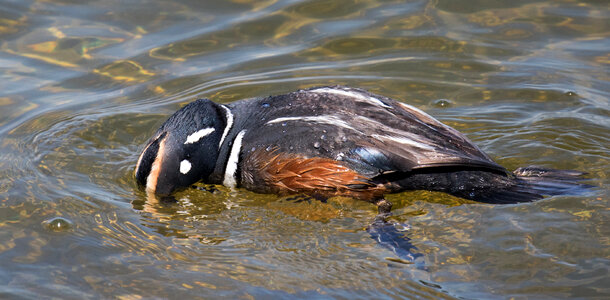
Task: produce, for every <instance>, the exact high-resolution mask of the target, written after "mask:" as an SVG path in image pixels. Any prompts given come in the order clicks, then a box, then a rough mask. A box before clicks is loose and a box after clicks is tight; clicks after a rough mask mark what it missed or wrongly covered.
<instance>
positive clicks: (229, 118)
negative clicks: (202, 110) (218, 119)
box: [218, 105, 233, 149]
mask: <svg viewBox="0 0 610 300" xmlns="http://www.w3.org/2000/svg"><path fill="white" fill-rule="evenodd" d="M220 106H221V107H222V108H224V109H225V111H226V112H227V115H226V117H227V124H226V125H225V131H224V132H223V133H222V137H221V138H220V143H219V144H218V148H219V149H220V147H222V142H224V140H225V138H226V137H227V134H229V130H231V127H232V126H233V114H232V113H231V110H230V109H229V108H228V107H226V106H224V105H220Z"/></svg>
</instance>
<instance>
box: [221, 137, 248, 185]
mask: <svg viewBox="0 0 610 300" xmlns="http://www.w3.org/2000/svg"><path fill="white" fill-rule="evenodd" d="M244 134H246V131H245V130H242V131H240V132H239V133H238V134H237V136H236V137H235V140H233V147H231V154H230V155H229V160H227V167H226V169H225V178H224V180H223V182H222V184H223V185H225V186H228V187H231V188H234V187H236V186H237V178H235V173H236V172H237V163H239V152H241V141H242V140H243V138H244Z"/></svg>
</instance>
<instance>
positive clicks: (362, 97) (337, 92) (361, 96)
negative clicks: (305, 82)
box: [309, 88, 391, 108]
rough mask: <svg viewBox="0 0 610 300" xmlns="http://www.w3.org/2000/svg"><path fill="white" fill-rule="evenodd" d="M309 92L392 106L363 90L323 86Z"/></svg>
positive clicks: (386, 106) (387, 106)
mask: <svg viewBox="0 0 610 300" xmlns="http://www.w3.org/2000/svg"><path fill="white" fill-rule="evenodd" d="M309 92H312V93H327V94H335V95H340V96H345V97H350V98H353V99H354V100H356V101H360V102H366V103H369V104H372V105H376V106H381V107H385V108H391V106H389V105H387V104H385V103H383V102H382V101H381V100H379V99H377V98H375V97H371V96H368V95H366V94H363V93H361V92H357V91H345V90H341V89H332V88H321V89H315V90H311V91H309Z"/></svg>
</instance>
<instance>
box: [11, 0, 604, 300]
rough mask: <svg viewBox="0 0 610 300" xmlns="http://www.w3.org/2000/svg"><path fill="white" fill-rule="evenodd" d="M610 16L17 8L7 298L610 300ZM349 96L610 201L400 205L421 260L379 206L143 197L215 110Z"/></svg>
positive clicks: (553, 5)
mask: <svg viewBox="0 0 610 300" xmlns="http://www.w3.org/2000/svg"><path fill="white" fill-rule="evenodd" d="M608 17H610V15H609V11H608V8H607V5H606V3H605V2H603V1H466V2H464V1H444V0H442V1H441V0H438V1H409V2H408V3H404V1H366V0H365V1H357V0H341V1H328V0H317V1H315V0H314V1H294V0H292V1H291V0H288V1H242V0H234V1H216V2H214V3H207V2H203V3H202V2H201V1H188V0H181V1H171V2H169V1H156V0H143V1H132V2H129V3H125V2H123V1H121V2H117V1H86V2H83V1H20V2H11V1H4V2H3V3H2V5H1V6H0V87H1V89H0V228H2V230H0V266H1V268H0V287H2V288H1V290H0V295H3V297H8V298H16V297H23V298H39V297H40V295H44V296H46V297H59V298H78V299H82V298H99V297H103V298H106V297H111V296H112V297H118V298H125V299H139V298H150V297H161V298H163V297H172V298H178V297H188V298H210V297H244V298H252V297H254V298H269V297H298V298H311V297H329V298H330V297H333V298H334V297H344V298H353V297H367V298H373V297H374V298H379V297H385V298H405V297H407V298H409V297H417V298H434V299H436V298H454V297H457V298H489V297H507V298H508V297H532V298H555V297H599V298H604V296H605V297H608V296H610V291H609V290H608V288H607V284H606V283H605V282H606V281H607V279H608V268H609V265H610V251H609V250H608V249H610V247H609V246H610V240H609V239H608V237H609V236H610V232H609V230H608V228H609V227H608V222H607V220H608V208H607V206H608V205H607V199H608V195H609V194H608V190H609V187H610V185H609V182H608V179H607V174H608V173H610V164H609V157H608V153H609V148H610V147H609V146H610V134H609V132H610V130H609V129H610V118H609V117H610V113H609V111H610V105H609V102H608V99H609V96H610V92H609V89H608V81H609V80H610V76H609V75H608V65H609V64H610V55H609V54H608V49H610V40H609V32H610V27H609V26H608V22H607V20H608ZM327 84H345V85H353V86H359V87H363V88H366V89H369V90H371V91H372V92H375V93H379V94H382V95H386V96H389V97H393V98H396V99H400V100H403V101H405V102H408V103H410V104H412V105H415V106H417V107H419V108H422V109H425V110H427V111H428V112H430V113H431V114H432V115H433V116H435V117H437V118H439V119H440V120H442V121H443V122H445V123H447V124H449V125H451V126H453V127H455V128H457V129H458V130H460V131H463V132H465V133H466V134H467V135H468V136H469V137H470V138H471V139H472V140H474V141H475V143H477V144H478V145H479V146H480V147H481V148H482V149H484V150H485V151H486V152H487V153H489V154H490V155H491V156H493V157H494V158H495V159H496V161H497V162H498V163H500V164H502V165H504V166H506V167H508V168H509V169H514V168H516V167H518V166H523V165H528V164H537V165H543V166H547V167H553V168H567V169H579V170H584V171H587V172H589V177H590V178H591V180H590V181H589V183H590V184H592V185H594V186H596V188H594V189H593V190H592V191H591V193H589V194H587V195H583V196H579V197H554V198H552V199H547V200H544V201H540V202H537V203H533V204H523V205H513V206H490V205H480V204H473V203H471V202H468V201H465V200H461V199H457V198H453V197H450V196H447V195H445V194H440V193H430V192H408V193H402V194H398V195H391V196H389V197H388V198H389V199H390V200H391V201H392V202H393V203H394V216H393V217H392V219H393V221H394V222H397V223H400V224H407V225H409V228H410V229H409V230H408V231H406V232H405V236H407V237H408V238H410V239H411V241H410V242H411V243H412V244H413V246H414V247H416V248H417V253H421V254H423V259H424V260H425V268H417V267H416V266H414V265H409V264H403V263H401V262H400V261H399V260H397V259H396V254H395V253H394V252H392V251H391V250H389V249H387V248H384V247H381V246H380V245H378V244H377V243H376V242H375V241H374V240H373V239H371V238H370V236H369V234H368V233H367V231H366V230H365V229H366V227H367V226H368V225H369V224H370V223H371V222H372V220H373V219H374V216H375V212H376V211H375V208H374V207H373V206H372V205H370V204H368V203H364V202H360V201H355V200H353V199H347V198H335V199H330V200H329V202H328V203H321V202H317V201H294V199H286V198H278V197H277V196H274V195H258V194H254V193H250V192H248V191H244V190H230V189H227V188H225V187H222V186H207V185H197V186H196V187H195V188H191V189H188V190H186V191H183V192H181V193H179V194H177V195H176V196H175V201H168V199H156V198H154V197H152V198H151V197H150V196H149V195H146V193H145V192H143V191H141V190H140V189H138V187H137V186H136V184H135V180H134V179H133V168H134V164H135V162H136V160H137V155H138V153H139V151H140V150H141V147H142V145H143V144H144V142H145V141H146V139H147V138H148V137H149V136H150V135H151V134H152V132H153V131H154V130H155V129H156V128H157V127H158V126H159V125H160V124H161V123H162V122H163V121H164V120H165V118H167V116H168V115H170V114H171V113H172V112H174V111H175V110H177V109H178V108H179V107H181V106H182V105H184V104H185V103H188V102H189V101H192V100H194V99H195V98H196V97H207V98H210V99H213V100H215V101H219V102H223V103H227V102H230V101H234V100H238V99H243V98H248V97H256V96H266V95H269V94H275V93H283V92H287V91H290V90H294V89H298V88H305V87H310V86H315V85H327Z"/></svg>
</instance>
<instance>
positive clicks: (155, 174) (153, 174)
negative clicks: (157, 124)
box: [146, 136, 167, 192]
mask: <svg viewBox="0 0 610 300" xmlns="http://www.w3.org/2000/svg"><path fill="white" fill-rule="evenodd" d="M166 139H167V138H166V137H165V136H164V137H163V138H162V139H161V140H160V141H159V150H158V151H157V156H156V157H155V160H154V161H153V163H152V166H151V167H150V173H149V174H148V177H146V190H147V191H150V192H154V191H155V190H156V189H157V180H158V179H159V173H160V172H161V165H162V163H163V157H164V156H165V141H166Z"/></svg>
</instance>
